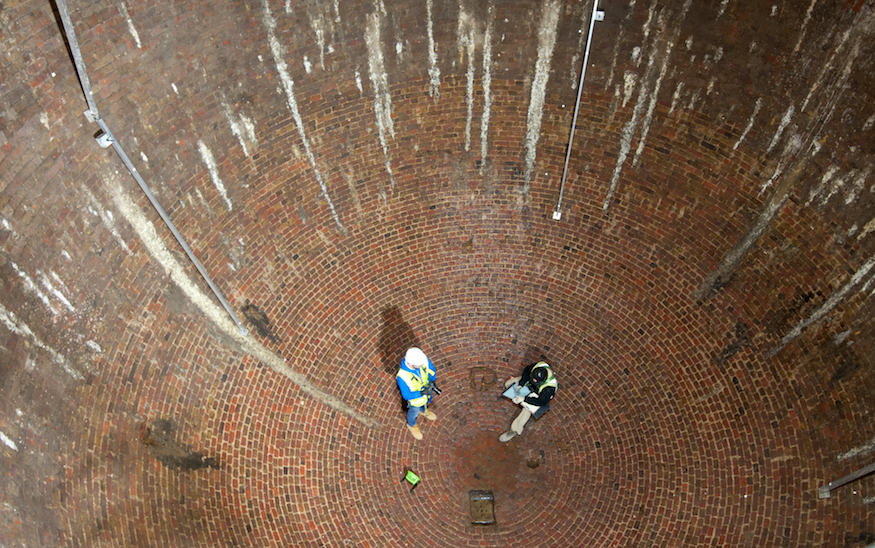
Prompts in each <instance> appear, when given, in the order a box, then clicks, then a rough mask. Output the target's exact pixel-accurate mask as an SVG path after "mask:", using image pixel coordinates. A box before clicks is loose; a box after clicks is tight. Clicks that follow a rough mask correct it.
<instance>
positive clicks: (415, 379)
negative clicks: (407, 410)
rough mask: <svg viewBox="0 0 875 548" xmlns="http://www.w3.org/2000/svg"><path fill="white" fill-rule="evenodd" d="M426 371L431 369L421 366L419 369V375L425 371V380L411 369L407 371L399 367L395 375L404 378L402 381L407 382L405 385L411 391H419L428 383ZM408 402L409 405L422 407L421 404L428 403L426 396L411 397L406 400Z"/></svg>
mask: <svg viewBox="0 0 875 548" xmlns="http://www.w3.org/2000/svg"><path fill="white" fill-rule="evenodd" d="M428 371H431V369H428V368H422V369H419V372H420V375H422V374H423V372H425V375H426V376H425V382H424V381H423V380H422V377H420V376H418V375H416V374H415V373H413V372H412V371H407V370H406V369H399V370H398V373H396V375H395V376H396V377H401V378H402V379H404V382H405V383H407V387H408V388H410V390H411V391H413V392H419V391H420V390H422V387H423V386H425V385H426V384H428V382H427V381H428V373H427V372H428ZM407 401H409V402H410V405H412V406H414V407H422V406H423V405H425V404H427V403H428V396H420V397H418V398H413V399H412V400H407Z"/></svg>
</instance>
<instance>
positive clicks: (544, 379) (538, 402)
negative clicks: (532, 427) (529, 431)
mask: <svg viewBox="0 0 875 548" xmlns="http://www.w3.org/2000/svg"><path fill="white" fill-rule="evenodd" d="M512 386H515V387H517V388H519V387H526V388H528V390H526V391H525V393H526V395H525V396H522V395H518V396H514V398H513V402H514V403H515V404H517V405H519V406H520V407H521V408H522V409H520V414H519V415H517V418H516V419H514V421H513V423H512V424H511V425H510V430H508V431H507V432H504V433H503V434H501V435H500V436H498V439H499V440H500V441H502V442H507V441H510V440H512V439H513V438H515V437H516V436H519V435H520V434H522V433H523V428H525V426H526V423H527V422H529V419H530V418H531V417H532V416H534V417H535V418H536V419H537V418H538V417H540V416H541V415H542V414H544V413H545V412H547V410H548V409H550V400H552V399H553V396H555V395H556V390H557V389H558V388H559V383H558V382H556V375H554V374H553V369H552V368H551V367H550V364H548V363H547V362H538V363H535V364H532V365H529V366H528V367H526V368H525V369H523V374H522V375H520V376H519V377H513V378H510V379H507V382H505V383H504V387H505V388H510V387H512ZM516 392H517V393H519V390H517V391H516ZM505 395H507V392H506V393H505ZM508 397H510V396H508Z"/></svg>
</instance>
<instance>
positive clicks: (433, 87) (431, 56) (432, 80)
mask: <svg viewBox="0 0 875 548" xmlns="http://www.w3.org/2000/svg"><path fill="white" fill-rule="evenodd" d="M432 7H433V6H432V0H426V3H425V9H426V17H427V19H426V31H427V34H428V95H429V96H430V97H434V100H435V102H437V100H438V99H439V98H440V96H441V69H440V68H439V67H438V66H437V62H438V56H437V44H436V43H435V41H434V23H433V21H432V16H431V14H432Z"/></svg>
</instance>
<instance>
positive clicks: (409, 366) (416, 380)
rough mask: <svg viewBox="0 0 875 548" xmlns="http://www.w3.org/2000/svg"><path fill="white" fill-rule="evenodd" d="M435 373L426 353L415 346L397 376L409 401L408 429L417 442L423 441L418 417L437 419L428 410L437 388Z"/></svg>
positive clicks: (404, 360) (400, 387) (408, 353)
mask: <svg viewBox="0 0 875 548" xmlns="http://www.w3.org/2000/svg"><path fill="white" fill-rule="evenodd" d="M435 373H436V371H435V367H434V364H433V363H431V360H430V359H428V356H426V355H425V352H423V351H422V350H420V349H419V348H416V347H415V346H414V347H412V348H410V349H409V350H407V353H406V354H405V355H404V359H403V360H401V369H399V370H398V373H397V374H396V375H395V380H396V381H397V382H398V388H399V389H400V390H401V395H402V396H404V399H405V400H407V428H408V429H409V430H410V433H411V434H412V435H413V437H414V438H416V439H417V440H421V439H422V432H420V431H419V427H418V426H417V425H416V419H417V417H419V415H425V418H427V419H428V420H431V421H433V420H435V419H437V415H435V414H434V413H432V412H431V411H429V410H428V404H429V402H430V401H431V400H432V398H433V397H434V394H435V393H436V392H435V390H436V388H437V387H436V386H435V385H434V381H435ZM437 393H440V392H437Z"/></svg>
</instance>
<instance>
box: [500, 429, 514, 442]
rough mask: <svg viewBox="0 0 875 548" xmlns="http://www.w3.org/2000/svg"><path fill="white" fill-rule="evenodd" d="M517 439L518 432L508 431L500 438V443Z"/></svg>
mask: <svg viewBox="0 0 875 548" xmlns="http://www.w3.org/2000/svg"><path fill="white" fill-rule="evenodd" d="M515 437H516V432H514V431H513V430H508V431H507V432H505V433H504V434H502V435H500V436H498V441H502V442H506V441H510V440H512V439H514V438H515Z"/></svg>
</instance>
